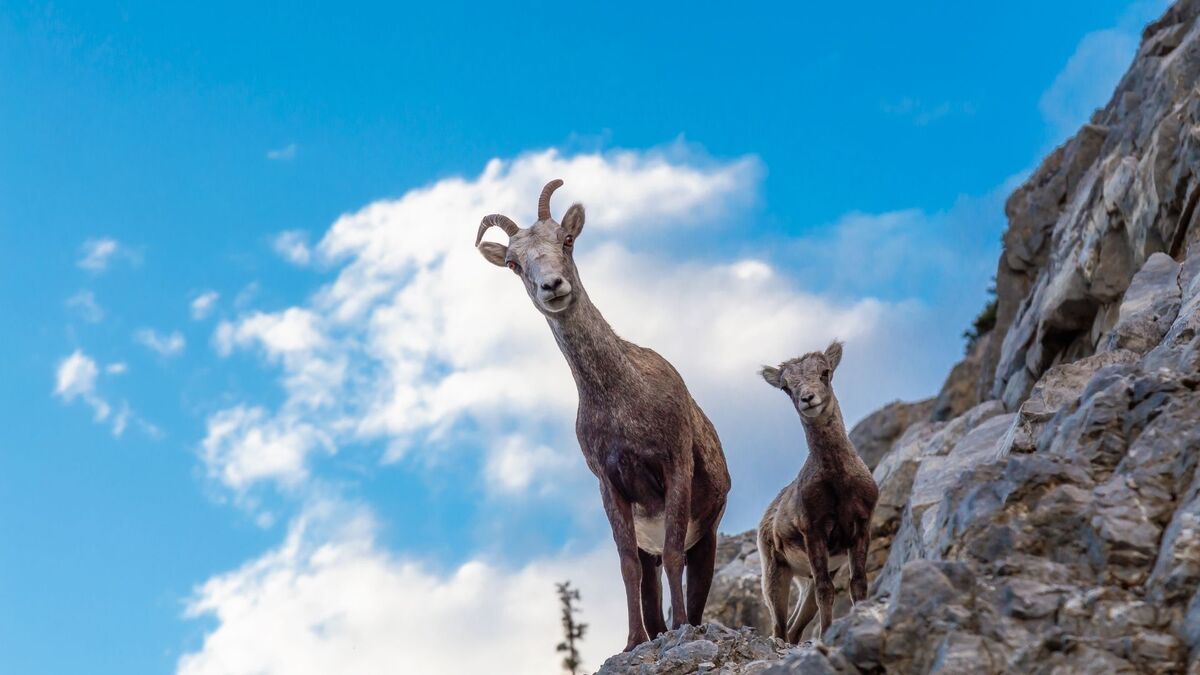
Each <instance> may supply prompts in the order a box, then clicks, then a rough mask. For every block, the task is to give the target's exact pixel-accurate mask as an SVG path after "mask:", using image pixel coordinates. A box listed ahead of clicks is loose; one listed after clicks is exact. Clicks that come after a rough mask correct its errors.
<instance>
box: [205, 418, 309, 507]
mask: <svg viewBox="0 0 1200 675" xmlns="http://www.w3.org/2000/svg"><path fill="white" fill-rule="evenodd" d="M319 447H324V448H326V449H328V450H331V451H332V446H331V445H330V444H329V442H328V440H326V439H325V438H324V437H323V434H322V433H321V432H320V431H318V430H317V429H314V428H313V427H312V426H311V425H308V424H306V423H305V422H303V421H301V420H298V419H290V418H281V417H268V415H267V412H266V411H265V410H264V409H263V408H260V407H255V408H246V407H242V406H238V407H235V408H229V409H226V410H222V411H221V412H219V413H217V414H215V415H213V416H211V417H209V418H208V433H207V435H206V436H205V438H204V443H203V446H202V457H203V459H204V462H205V465H206V466H208V467H209V469H210V471H215V472H219V474H218V475H214V478H217V479H218V480H220V481H221V482H222V483H224V484H225V485H228V486H230V487H232V488H234V489H241V488H243V487H244V486H246V485H248V484H250V483H252V482H254V481H256V480H261V479H265V478H270V479H274V480H277V481H279V482H280V483H282V484H284V485H288V486H291V485H296V484H298V483H299V482H300V481H301V480H303V479H304V478H305V477H306V476H307V475H308V467H307V464H306V463H305V459H306V456H307V455H308V454H309V453H310V452H312V451H313V450H315V449H317V448H319Z"/></svg>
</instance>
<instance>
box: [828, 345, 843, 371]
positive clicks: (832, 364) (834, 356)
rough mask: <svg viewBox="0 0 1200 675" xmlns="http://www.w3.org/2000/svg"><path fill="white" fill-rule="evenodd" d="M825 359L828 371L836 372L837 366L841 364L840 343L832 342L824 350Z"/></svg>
mask: <svg viewBox="0 0 1200 675" xmlns="http://www.w3.org/2000/svg"><path fill="white" fill-rule="evenodd" d="M825 358H826V359H828V360H829V369H830V370H837V367H838V364H839V363H841V362H842V341H841V340H834V341H833V342H830V343H829V346H828V347H826V348H825Z"/></svg>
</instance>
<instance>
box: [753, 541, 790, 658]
mask: <svg viewBox="0 0 1200 675" xmlns="http://www.w3.org/2000/svg"><path fill="white" fill-rule="evenodd" d="M763 548H764V547H763V546H762V542H761V540H760V541H759V548H758V556H759V560H760V561H761V563H762V590H763V599H764V600H766V603H767V613H768V614H770V615H771V618H772V620H773V621H774V626H773V627H772V628H771V635H772V636H774V637H777V638H779V639H780V640H786V639H787V635H788V631H787V614H788V602H789V601H790V600H791V597H790V596H791V594H792V568H791V567H788V565H787V564H786V563H785V564H780V563H779V562H778V561H776V560H775V554H774V552H773V551H765V550H763Z"/></svg>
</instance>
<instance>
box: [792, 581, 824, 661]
mask: <svg viewBox="0 0 1200 675" xmlns="http://www.w3.org/2000/svg"><path fill="white" fill-rule="evenodd" d="M816 613H817V594H816V589H815V588H814V586H813V582H812V579H801V580H800V602H798V603H796V611H795V612H793V613H792V618H791V619H789V620H788V636H787V641H788V642H790V643H792V644H794V645H798V644H800V638H801V637H802V636H803V635H804V629H805V628H807V627H808V624H809V623H811V622H812V619H813V616H814V615H815V614H816Z"/></svg>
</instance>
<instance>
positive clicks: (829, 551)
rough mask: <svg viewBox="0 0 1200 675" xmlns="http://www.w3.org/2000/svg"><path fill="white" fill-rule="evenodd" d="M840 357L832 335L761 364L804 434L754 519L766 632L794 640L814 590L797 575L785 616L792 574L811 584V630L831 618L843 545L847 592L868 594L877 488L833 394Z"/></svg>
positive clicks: (806, 619)
mask: <svg viewBox="0 0 1200 675" xmlns="http://www.w3.org/2000/svg"><path fill="white" fill-rule="evenodd" d="M841 360H842V343H841V342H837V341H834V342H833V343H832V344H830V345H829V347H828V348H827V349H826V350H825V351H824V352H811V353H808V354H805V355H804V356H801V357H800V358H796V359H792V360H790V361H785V362H783V363H782V364H780V366H779V367H778V368H771V367H770V366H764V367H763V369H762V377H763V379H764V380H766V381H767V384H769V385H771V386H772V387H777V388H779V389H782V390H783V391H784V393H786V394H787V395H788V397H789V398H791V399H792V403H793V404H794V405H795V406H796V411H797V412H799V413H800V421H801V422H802V423H803V425H804V436H805V438H806V439H808V459H807V460H805V462H804V466H802V467H801V468H800V473H799V475H797V476H796V479H795V480H793V481H792V482H791V483H790V484H789V485H788V486H787V487H785V488H784V489H783V490H782V491H781V492H780V493H779V495H778V496H777V497H775V500H774V501H772V502H771V505H770V506H768V507H767V512H766V513H765V514H763V519H762V522H761V523H760V524H759V526H758V551H759V557H760V558H761V561H762V587H763V596H764V598H765V599H766V602H767V607H768V608H769V609H770V612H771V616H772V618H773V620H774V630H773V633H774V635H775V637H778V638H781V639H785V640H787V641H788V642H792V643H796V642H798V641H799V640H800V633H801V632H802V631H803V630H804V627H805V626H807V625H808V622H809V621H810V620H811V619H812V616H813V613H814V611H815V610H814V608H813V591H812V590H811V589H810V588H807V584H803V582H801V583H802V585H804V586H806V587H805V588H804V589H803V590H802V591H801V592H802V594H803V596H804V597H803V598H802V600H801V602H800V604H798V605H797V607H796V611H795V613H794V614H793V615H792V618H791V621H790V624H789V623H787V608H788V596H789V594H790V591H791V586H792V577H793V576H800V577H803V576H808V575H811V577H812V579H813V584H814V585H815V586H816V604H817V605H819V606H820V611H821V628H820V632H818V633H817V637H820V635H822V634H823V633H824V631H825V630H826V629H828V628H829V624H830V622H832V621H833V614H832V612H833V594H834V589H833V577H832V574H833V572H836V571H837V569H838V567H840V565H841V563H842V562H843V561H844V559H845V558H844V555H845V554H846V553H847V552H849V554H850V597H851V598H852V599H853V600H854V601H855V602H858V601H860V600H863V599H865V598H866V597H867V546H868V544H869V542H870V538H871V514H872V512H873V511H874V510H875V501H876V500H877V499H878V498H879V489H878V488H877V487H876V485H875V480H874V478H872V477H871V472H870V470H868V469H867V465H866V464H865V463H864V462H863V461H862V459H860V458H859V456H858V453H857V452H855V451H854V445H853V444H852V443H851V442H850V437H849V436H847V435H846V425H845V423H843V421H842V410H841V408H840V407H839V406H838V401H837V397H836V396H834V394H833V385H832V377H833V371H834V370H836V369H837V367H838V364H839V363H840V362H841ZM831 567H832V569H831Z"/></svg>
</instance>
